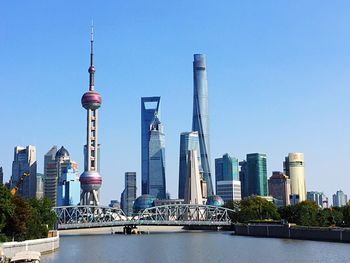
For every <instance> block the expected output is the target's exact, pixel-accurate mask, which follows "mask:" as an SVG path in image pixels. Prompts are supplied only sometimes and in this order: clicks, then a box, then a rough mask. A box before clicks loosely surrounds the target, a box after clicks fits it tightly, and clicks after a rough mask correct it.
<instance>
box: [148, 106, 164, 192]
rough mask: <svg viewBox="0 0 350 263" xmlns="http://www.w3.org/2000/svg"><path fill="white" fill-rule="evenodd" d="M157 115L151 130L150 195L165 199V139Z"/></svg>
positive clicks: (149, 153)
mask: <svg viewBox="0 0 350 263" xmlns="http://www.w3.org/2000/svg"><path fill="white" fill-rule="evenodd" d="M164 137H165V136H164V133H163V126H162V124H161V123H160V121H159V119H158V116H157V113H155V115H154V118H153V121H152V123H151V125H150V128H149V144H148V156H149V160H148V194H150V195H152V196H154V197H157V198H158V199H165V193H166V186H165V138H164Z"/></svg>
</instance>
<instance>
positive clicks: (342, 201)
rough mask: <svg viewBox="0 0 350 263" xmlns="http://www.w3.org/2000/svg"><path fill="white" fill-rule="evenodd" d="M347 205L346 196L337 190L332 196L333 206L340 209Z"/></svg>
mask: <svg viewBox="0 0 350 263" xmlns="http://www.w3.org/2000/svg"><path fill="white" fill-rule="evenodd" d="M347 203H348V196H347V195H346V194H344V192H343V191H342V190H338V191H337V192H336V193H335V194H334V195H333V206H335V207H342V206H345V205H346V204H347Z"/></svg>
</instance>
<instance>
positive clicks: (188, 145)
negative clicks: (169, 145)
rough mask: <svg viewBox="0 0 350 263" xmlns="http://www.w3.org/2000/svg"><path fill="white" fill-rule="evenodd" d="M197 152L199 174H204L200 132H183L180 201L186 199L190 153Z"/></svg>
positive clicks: (180, 161) (181, 137)
mask: <svg viewBox="0 0 350 263" xmlns="http://www.w3.org/2000/svg"><path fill="white" fill-rule="evenodd" d="M191 150H196V151H197V153H198V165H199V172H200V173H201V172H202V166H201V159H200V147H199V137H198V132H183V133H181V135H180V159H179V189H178V197H179V199H184V198H185V185H186V176H187V173H188V158H187V155H188V152H189V151H191Z"/></svg>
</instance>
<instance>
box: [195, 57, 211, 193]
mask: <svg viewBox="0 0 350 263" xmlns="http://www.w3.org/2000/svg"><path fill="white" fill-rule="evenodd" d="M192 131H197V132H198V137H199V146H200V154H201V156H200V157H201V164H202V168H203V177H204V179H205V181H206V182H207V187H208V196H210V195H213V194H214V191H213V183H212V180H211V172H210V147H209V114H208V80H207V69H206V57H205V55H202V54H195V55H194V61H193V119H192Z"/></svg>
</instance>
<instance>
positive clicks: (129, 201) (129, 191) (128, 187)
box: [120, 172, 136, 216]
mask: <svg viewBox="0 0 350 263" xmlns="http://www.w3.org/2000/svg"><path fill="white" fill-rule="evenodd" d="M135 199H136V173H135V172H126V173H125V188H124V191H123V193H122V195H121V200H120V204H121V209H122V210H123V211H124V213H125V214H126V215H127V216H131V215H132V213H133V205H134V202H135Z"/></svg>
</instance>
